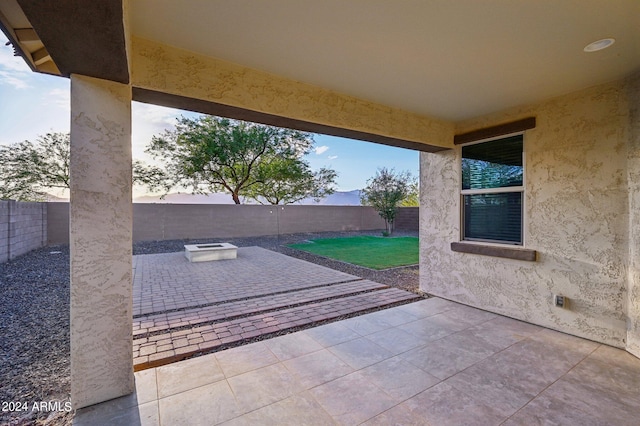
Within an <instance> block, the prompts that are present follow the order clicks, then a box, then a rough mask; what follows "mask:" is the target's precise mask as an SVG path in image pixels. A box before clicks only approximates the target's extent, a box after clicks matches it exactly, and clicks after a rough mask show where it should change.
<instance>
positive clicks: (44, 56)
mask: <svg viewBox="0 0 640 426" xmlns="http://www.w3.org/2000/svg"><path fill="white" fill-rule="evenodd" d="M31 57H32V58H33V63H34V64H36V65H42V64H44V63H45V62H47V61H50V60H51V56H49V52H47V49H45V48H44V47H43V48H41V49H38V50H36V51H35V52H33V53H32V54H31Z"/></svg>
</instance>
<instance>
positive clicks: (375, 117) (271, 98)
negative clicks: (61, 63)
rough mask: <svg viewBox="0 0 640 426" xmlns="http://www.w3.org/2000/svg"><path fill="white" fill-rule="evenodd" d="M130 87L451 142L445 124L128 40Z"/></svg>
mask: <svg viewBox="0 0 640 426" xmlns="http://www.w3.org/2000/svg"><path fill="white" fill-rule="evenodd" d="M132 47H133V49H132V50H131V64H132V74H131V78H132V82H133V86H134V87H137V88H141V89H148V90H154V91H157V92H161V93H168V94H172V95H178V96H183V97H187V98H192V99H200V100H204V101H209V102H215V103H219V104H223V105H228V106H232V107H237V108H243V109H247V110H250V111H256V112H260V113H265V114H272V115H275V116H279V117H286V118H290V119H294V120H301V121H303V122H308V123H316V124H320V125H325V126H330V127H336V128H341V129H349V130H353V131H357V132H363V133H367V134H374V135H381V136H385V137H390V138H397V139H401V140H406V141H413V142H418V143H419V144H428V145H431V146H435V147H438V146H440V147H445V148H448V147H450V146H452V142H453V141H452V139H451V138H450V137H449V136H451V135H452V134H453V125H452V123H450V122H447V121H443V120H438V119H435V118H432V117H426V116H422V115H418V114H414V113H411V112H408V111H404V110H400V109H397V108H391V107H388V106H385V105H380V104H376V103H373V102H370V101H366V100H363V99H359V98H354V97H351V96H347V95H343V94H340V93H336V92H332V91H330V90H326V89H322V88H320V87H316V86H313V85H310V84H305V83H301V82H297V81H292V80H288V79H285V78H281V77H277V76H274V75H272V74H269V73H265V72H262V71H257V70H253V69H250V68H245V67H243V66H240V65H237V64H233V63H231V62H226V61H222V60H219V59H214V58H210V57H206V56H203V55H199V54H197V53H194V52H189V51H186V50H182V49H178V48H175V47H172V46H168V45H163V44H160V43H156V42H153V41H150V40H145V39H142V38H138V37H133V38H132Z"/></svg>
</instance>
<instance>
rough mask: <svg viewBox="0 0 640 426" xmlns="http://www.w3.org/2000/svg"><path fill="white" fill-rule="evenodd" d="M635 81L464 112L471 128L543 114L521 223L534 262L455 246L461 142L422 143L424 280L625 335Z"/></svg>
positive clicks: (494, 303) (442, 292) (529, 315)
mask: <svg viewBox="0 0 640 426" xmlns="http://www.w3.org/2000/svg"><path fill="white" fill-rule="evenodd" d="M630 89H631V81H629V80H625V81H620V82H616V83H611V84H606V85H601V86H598V87H593V88H590V89H588V90H584V91H581V92H578V93H573V94H570V95H566V96H563V97H560V98H556V99H553V100H549V101H547V102H544V103H540V104H537V105H532V106H525V107H518V108H514V109H511V110H508V111H505V112H502V113H498V114H493V115H491V116H487V117H483V118H481V119H476V120H472V121H468V122H464V123H459V124H458V126H457V129H456V133H464V132H467V131H471V130H475V129H479V128H483V127H489V126H494V125H497V124H501V123H504V122H508V121H512V120H517V119H521V118H524V117H527V116H536V117H537V126H536V128H535V129H532V130H529V131H527V132H526V133H525V167H526V168H525V181H526V182H525V225H524V238H525V247H526V248H529V249H533V250H537V252H538V260H537V261H536V262H526V261H518V260H511V259H504V258H497V257H488V256H481V255H475V254H467V253H457V252H452V251H451V249H450V243H451V242H454V241H460V195H459V194H460V185H461V178H460V154H461V148H460V147H457V148H455V149H454V150H451V151H446V152H442V153H433V154H431V153H421V157H420V159H421V185H420V187H421V223H420V242H421V248H420V271H421V278H420V286H421V289H422V290H424V291H426V292H429V293H431V294H435V295H438V296H442V297H445V298H447V299H451V300H456V301H459V302H462V303H465V304H469V305H472V306H476V307H479V308H482V309H487V310H490V311H493V312H497V313H500V314H504V315H508V316H511V317H514V318H519V319H522V320H525V321H528V322H532V323H535V324H540V325H543V326H546V327H550V328H553V329H557V330H561V331H565V332H568V333H571V334H574V335H578V336H582V337H586V338H590V339H593V340H597V341H600V342H604V343H607V344H611V345H613V346H617V347H625V345H626V339H627V304H628V303H629V300H628V297H627V286H628V268H627V264H628V263H627V261H628V254H629V235H630V233H629V190H628V185H627V156H628V152H629V144H630V124H629V123H630V109H629V99H630ZM636 234H637V230H636ZM636 282H637V278H636ZM554 293H559V294H563V295H565V296H566V297H568V298H569V301H570V302H569V306H568V308H567V309H560V308H555V307H553V306H552V295H553V294H554ZM636 301H637V299H636ZM636 307H637V304H636ZM636 317H637V313H636Z"/></svg>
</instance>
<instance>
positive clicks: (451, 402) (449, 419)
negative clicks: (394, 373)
mask: <svg viewBox="0 0 640 426" xmlns="http://www.w3.org/2000/svg"><path fill="white" fill-rule="evenodd" d="M402 405H403V406H405V407H407V408H409V409H410V410H411V411H412V413H413V414H414V415H416V416H420V417H422V418H424V419H425V420H426V421H427V422H428V423H430V424H433V425H443V426H444V425H468V426H475V425H477V426H490V425H499V424H501V423H502V422H503V421H504V420H505V419H506V417H505V416H503V415H501V414H500V413H499V412H498V411H496V410H495V409H493V408H492V406H491V404H483V403H482V402H478V401H477V400H476V399H475V398H473V397H471V396H469V395H467V394H465V393H464V392H460V391H459V390H457V389H456V388H454V387H452V386H449V385H448V384H446V383H444V382H443V383H440V384H437V385H435V386H434V387H432V388H429V389H427V390H426V391H424V392H422V393H420V394H418V395H416V396H414V397H413V398H411V399H409V400H407V401H406V402H405V403H403V404H402Z"/></svg>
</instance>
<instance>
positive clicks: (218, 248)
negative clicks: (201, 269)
mask: <svg viewBox="0 0 640 426" xmlns="http://www.w3.org/2000/svg"><path fill="white" fill-rule="evenodd" d="M184 256H185V257H186V258H187V259H189V262H208V261H211V260H224V259H235V258H236V257H238V247H236V246H234V245H233V244H229V243H212V244H192V245H185V246H184Z"/></svg>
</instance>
